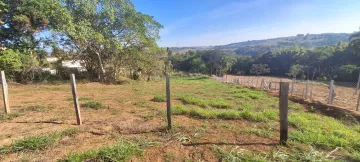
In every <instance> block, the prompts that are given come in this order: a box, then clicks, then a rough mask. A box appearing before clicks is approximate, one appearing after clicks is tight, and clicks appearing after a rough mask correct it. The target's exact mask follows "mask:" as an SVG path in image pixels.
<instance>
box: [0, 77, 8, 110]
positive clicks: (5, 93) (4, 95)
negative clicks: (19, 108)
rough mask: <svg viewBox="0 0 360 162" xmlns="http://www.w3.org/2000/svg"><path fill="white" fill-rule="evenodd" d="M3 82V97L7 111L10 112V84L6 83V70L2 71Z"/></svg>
mask: <svg viewBox="0 0 360 162" xmlns="http://www.w3.org/2000/svg"><path fill="white" fill-rule="evenodd" d="M1 84H2V93H3V99H4V107H5V113H6V114H10V106H9V97H8V95H9V93H8V85H7V83H6V78H5V73H4V71H1Z"/></svg>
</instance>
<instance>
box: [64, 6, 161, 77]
mask: <svg viewBox="0 0 360 162" xmlns="http://www.w3.org/2000/svg"><path fill="white" fill-rule="evenodd" d="M63 4H64V7H65V8H66V9H67V11H68V12H69V13H70V14H71V15H72V19H71V22H70V23H71V25H70V27H67V28H64V29H63V33H64V34H65V36H64V37H66V38H68V39H67V42H71V43H67V44H72V45H73V47H74V48H75V49H76V51H77V52H76V56H77V57H78V58H79V59H82V60H85V62H86V66H87V69H88V71H89V72H90V73H92V74H94V76H96V77H97V78H98V79H99V80H100V81H104V82H106V81H111V80H114V79H116V77H117V74H118V73H119V69H120V67H127V68H129V69H130V71H132V69H136V68H138V67H137V65H138V64H139V62H141V61H142V60H143V59H145V58H147V56H145V55H153V54H155V53H153V52H151V51H154V50H153V49H154V48H155V49H156V48H158V47H157V44H156V41H157V40H158V39H159V38H160V36H159V30H160V28H162V25H161V24H160V23H158V22H157V21H155V20H154V19H153V17H151V16H149V15H146V14H142V13H140V12H137V11H136V10H135V7H134V5H133V4H132V3H131V2H130V1H128V0H107V1H103V0H92V1H87V0H63Z"/></svg>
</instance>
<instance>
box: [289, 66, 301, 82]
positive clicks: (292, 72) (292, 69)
mask: <svg viewBox="0 0 360 162" xmlns="http://www.w3.org/2000/svg"><path fill="white" fill-rule="evenodd" d="M302 69H303V67H302V66H301V65H299V64H295V65H292V66H291V67H290V69H289V73H287V75H288V76H291V77H293V78H295V79H296V76H298V75H299V74H300V72H301V71H302Z"/></svg>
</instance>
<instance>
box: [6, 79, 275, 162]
mask: <svg viewBox="0 0 360 162" xmlns="http://www.w3.org/2000/svg"><path fill="white" fill-rule="evenodd" d="M176 88H178V89H183V90H186V89H187V88H189V85H186V84H184V85H179V86H177V87H176ZM176 88H175V90H176ZM192 88H194V87H192ZM164 89H165V86H164V83H163V82H155V81H154V82H150V83H141V86H139V84H127V85H103V84H99V83H84V84H78V85H77V91H78V95H79V97H80V98H83V97H86V98H91V99H92V100H94V101H101V102H102V103H104V105H106V106H107V108H105V109H99V110H94V109H85V108H81V114H82V121H83V125H81V126H77V125H76V118H75V112H74V105H73V102H72V94H71V87H70V84H61V85H43V84H38V85H19V84H9V100H10V106H11V111H12V112H17V111H19V110H21V109H24V108H26V107H29V106H37V105H41V106H44V107H45V110H43V111H25V112H24V113H22V114H21V115H20V116H19V117H15V118H13V119H10V120H0V130H1V131H0V146H4V145H9V144H11V142H12V141H14V140H17V139H22V138H24V137H26V136H29V135H39V134H45V133H49V132H54V131H61V130H64V129H68V128H77V129H79V131H80V132H79V133H78V134H76V136H75V137H65V138H63V139H61V140H60V142H59V143H58V144H57V145H56V146H54V147H50V148H47V149H44V150H38V151H36V152H24V153H11V154H8V155H6V156H5V158H4V159H2V160H3V161H24V159H25V160H28V161H55V159H59V158H64V157H65V156H66V155H68V154H69V153H72V152H82V151H86V150H89V149H96V148H99V147H102V146H108V145H111V144H114V143H115V142H116V140H117V138H119V137H121V138H130V139H140V140H149V141H153V142H154V143H156V144H155V145H154V146H153V147H149V148H148V149H146V150H145V151H144V154H143V156H142V157H138V158H134V159H132V161H149V162H150V161H151V162H154V161H185V160H192V161H218V158H217V157H216V156H215V155H214V148H213V147H214V145H217V146H221V147H231V146H238V147H240V148H242V149H246V150H257V151H268V150H270V149H271V148H274V147H277V146H276V144H277V143H278V139H277V138H276V136H274V137H272V138H262V137H258V136H255V135H253V134H244V133H240V131H239V130H241V129H244V128H246V127H248V126H249V123H248V121H246V120H217V119H213V120H199V119H194V118H189V117H186V116H173V123H174V129H173V130H172V131H171V132H168V131H166V129H165V128H166V119H165V115H164V114H163V112H165V108H166V103H165V102H161V103H157V102H151V101H150V100H151V99H152V98H153V96H154V94H158V93H162V92H164ZM174 97H175V96H174ZM83 102H84V101H80V103H83ZM172 102H173V104H176V103H177V102H179V101H178V100H176V99H172ZM144 104H145V106H147V107H149V108H144ZM141 105H143V106H141ZM1 108H2V109H3V106H1ZM1 113H3V110H2V111H1ZM183 140H186V141H185V142H184V141H183Z"/></svg>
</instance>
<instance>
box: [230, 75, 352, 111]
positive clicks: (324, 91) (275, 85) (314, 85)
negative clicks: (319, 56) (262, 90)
mask: <svg viewBox="0 0 360 162" xmlns="http://www.w3.org/2000/svg"><path fill="white" fill-rule="evenodd" d="M224 78H228V79H229V81H231V82H233V81H237V79H240V84H243V85H248V86H251V87H260V86H261V82H262V79H265V81H266V83H267V86H269V83H270V82H272V86H271V91H272V92H278V91H279V82H280V81H283V82H289V83H290V93H291V83H292V80H291V79H287V78H279V77H268V76H258V77H257V76H232V75H225V76H224ZM231 79H234V80H231ZM329 84H330V83H327V82H310V84H309V89H308V99H309V100H312V101H314V102H316V101H318V102H321V103H324V104H327V103H328V101H329ZM305 93H306V82H305V81H303V82H302V81H300V80H297V81H296V83H295V84H294V90H293V93H292V95H293V96H297V97H303V98H305ZM310 97H311V99H310ZM357 100H358V94H357V93H356V83H343V82H335V97H334V100H333V105H334V106H338V107H342V108H346V109H349V110H356V106H357Z"/></svg>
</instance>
